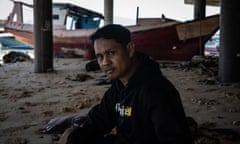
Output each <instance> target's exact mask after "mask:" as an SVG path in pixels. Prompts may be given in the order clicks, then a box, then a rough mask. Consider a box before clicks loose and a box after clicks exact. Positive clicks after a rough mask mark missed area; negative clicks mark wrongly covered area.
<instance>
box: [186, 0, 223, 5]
mask: <svg viewBox="0 0 240 144" xmlns="http://www.w3.org/2000/svg"><path fill="white" fill-rule="evenodd" d="M184 3H185V4H194V0H184ZM206 5H210V6H220V0H206Z"/></svg>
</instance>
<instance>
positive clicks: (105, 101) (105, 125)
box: [88, 87, 117, 134]
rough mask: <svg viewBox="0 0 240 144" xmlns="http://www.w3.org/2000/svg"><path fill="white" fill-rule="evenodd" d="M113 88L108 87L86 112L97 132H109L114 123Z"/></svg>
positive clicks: (114, 99)
mask: <svg viewBox="0 0 240 144" xmlns="http://www.w3.org/2000/svg"><path fill="white" fill-rule="evenodd" d="M114 93H115V92H114V90H113V88H112V87H111V88H109V89H108V90H107V91H106V93H105V94H104V96H103V98H102V100H101V102H100V103H99V104H98V105H96V106H94V107H93V108H92V109H91V110H90V111H89V113H88V116H89V118H90V119H91V124H92V127H94V129H95V130H96V132H97V133H98V134H106V133H109V132H110V131H111V130H112V129H113V127H114V126H115V125H116V119H117V118H116V111H115V101H116V98H115V96H116V95H115V94H114Z"/></svg>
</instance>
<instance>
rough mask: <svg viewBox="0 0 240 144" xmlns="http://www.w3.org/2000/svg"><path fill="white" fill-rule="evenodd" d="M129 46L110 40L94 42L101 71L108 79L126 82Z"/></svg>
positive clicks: (129, 54)
mask: <svg viewBox="0 0 240 144" xmlns="http://www.w3.org/2000/svg"><path fill="white" fill-rule="evenodd" d="M129 49H131V46H130V45H129V44H128V45H127V46H126V47H124V46H123V45H121V44H120V43H118V42H116V41H115V40H111V39H104V38H100V39H97V40H95V41H94V50H95V55H96V58H97V60H98V64H99V66H100V68H101V70H102V71H103V72H104V73H105V74H106V75H107V76H108V77H109V78H110V79H120V80H128V78H129V77H130V71H131V70H130V67H131V59H132V57H133V52H132V50H129Z"/></svg>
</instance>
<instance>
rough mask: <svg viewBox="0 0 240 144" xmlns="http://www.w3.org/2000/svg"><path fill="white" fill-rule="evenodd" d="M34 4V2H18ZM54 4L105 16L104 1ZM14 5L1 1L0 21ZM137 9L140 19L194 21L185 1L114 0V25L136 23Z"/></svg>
mask: <svg viewBox="0 0 240 144" xmlns="http://www.w3.org/2000/svg"><path fill="white" fill-rule="evenodd" d="M18 1H23V2H26V3H28V4H33V2H34V0H18ZM53 2H70V3H73V4H77V5H79V6H81V7H85V8H88V9H91V10H94V11H97V12H100V13H102V14H104V0H53ZM12 7H13V4H12V2H11V1H10V0H1V2H0V10H1V13H0V19H7V16H8V15H9V13H10V11H11V10H12ZM137 7H139V17H140V18H149V17H151V18H154V17H161V15H162V14H164V15H165V17H167V18H172V19H176V20H179V21H187V20H192V19H193V12H194V11H193V6H192V5H187V4H184V0H114V13H113V15H114V23H118V24H123V25H131V24H134V23H135V21H136V13H137ZM219 13H220V9H219V7H211V6H207V7H206V15H207V16H210V15H214V14H219Z"/></svg>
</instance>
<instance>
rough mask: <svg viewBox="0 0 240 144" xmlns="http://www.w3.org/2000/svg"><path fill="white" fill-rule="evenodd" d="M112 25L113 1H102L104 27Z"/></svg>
mask: <svg viewBox="0 0 240 144" xmlns="http://www.w3.org/2000/svg"><path fill="white" fill-rule="evenodd" d="M107 24H113V0H104V25H107Z"/></svg>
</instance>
